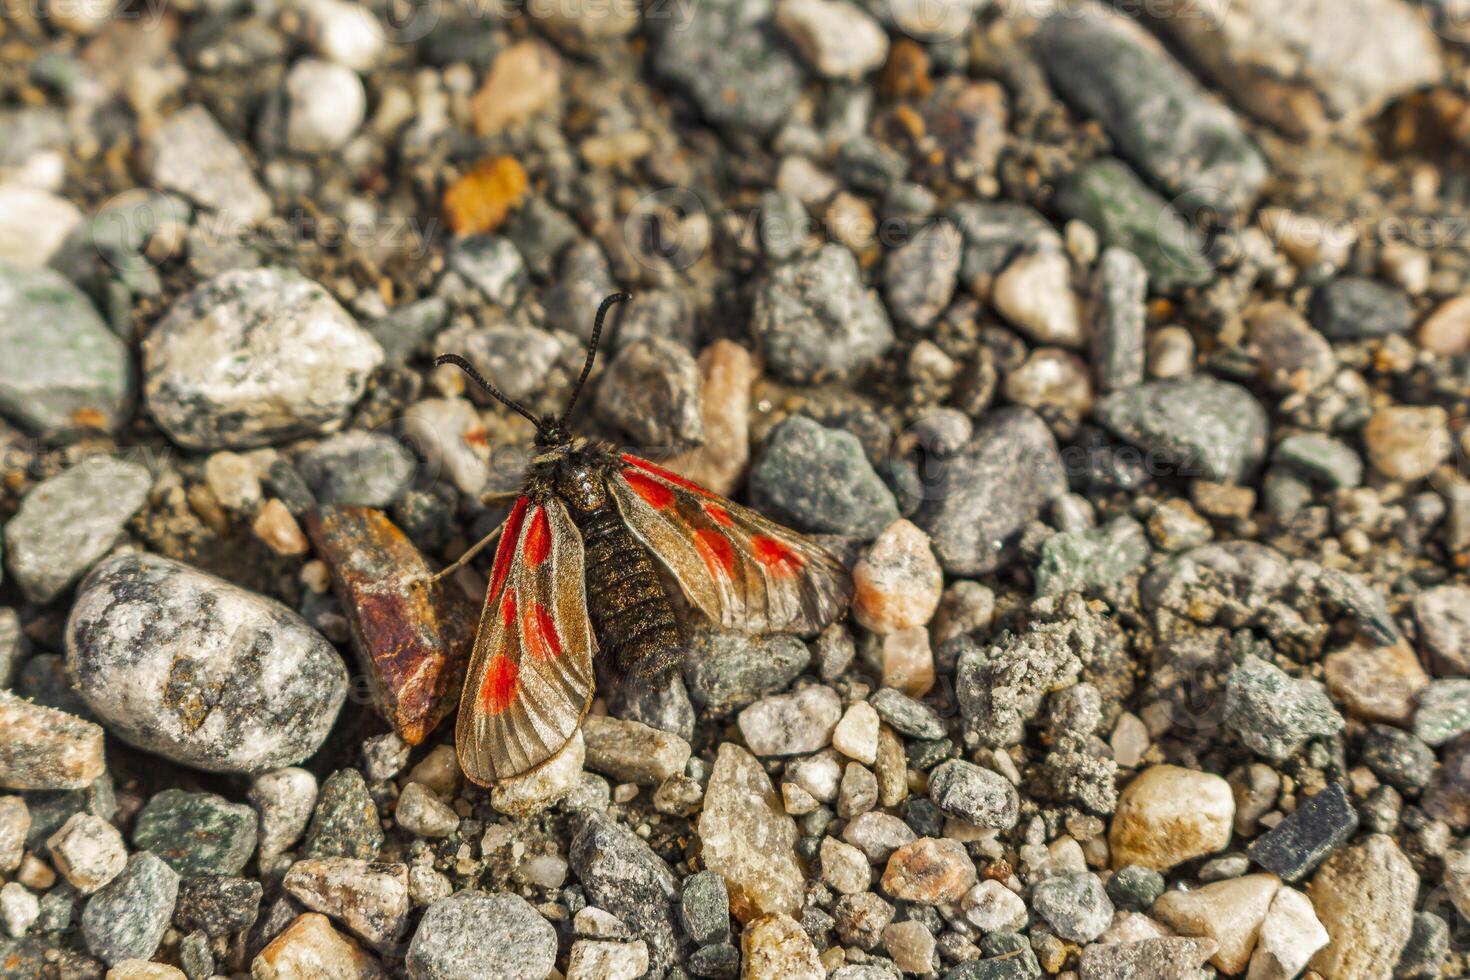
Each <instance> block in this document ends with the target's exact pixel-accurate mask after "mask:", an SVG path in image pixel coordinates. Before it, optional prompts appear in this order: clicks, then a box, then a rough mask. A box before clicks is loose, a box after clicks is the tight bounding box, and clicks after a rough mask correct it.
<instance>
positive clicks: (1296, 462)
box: [1272, 433, 1363, 489]
mask: <svg viewBox="0 0 1470 980" xmlns="http://www.w3.org/2000/svg"><path fill="white" fill-rule="evenodd" d="M1272 459H1273V460H1274V461H1275V462H1276V463H1277V464H1279V465H1281V466H1285V467H1288V468H1289V469H1291V470H1293V471H1295V472H1296V473H1297V474H1298V475H1299V476H1302V477H1305V478H1306V479H1308V480H1310V481H1312V482H1314V483H1317V484H1319V485H1321V486H1325V487H1327V488H1329V489H1337V488H1340V487H1355V486H1357V485H1358V484H1360V483H1362V482H1363V458H1362V457H1361V456H1359V455H1358V453H1357V451H1356V450H1354V449H1353V448H1352V447H1351V446H1349V445H1348V444H1347V443H1345V442H1342V441H1341V440H1339V439H1334V438H1332V437H1331V436H1323V435H1314V434H1309V433H1303V434H1299V435H1294V436H1287V437H1286V438H1285V439H1282V440H1281V441H1280V442H1278V443H1277V444H1276V449H1275V450H1274V452H1273V453H1272Z"/></svg>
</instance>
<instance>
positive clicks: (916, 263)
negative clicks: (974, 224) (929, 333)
mask: <svg viewBox="0 0 1470 980" xmlns="http://www.w3.org/2000/svg"><path fill="white" fill-rule="evenodd" d="M963 254H964V249H963V238H962V236H961V235H960V231H959V229H958V228H956V227H955V226H954V225H953V224H951V223H950V222H947V221H942V220H940V221H933V222H930V223H928V224H926V225H924V226H923V227H922V228H920V229H919V231H918V232H917V233H916V234H914V235H913V237H912V238H911V239H909V240H908V241H906V242H904V243H903V244H902V245H900V246H899V247H897V248H894V249H891V250H890V251H889V252H888V253H887V255H885V256H884V258H883V289H884V294H885V296H886V297H887V300H888V308H889V309H890V310H891V311H892V312H893V316H894V319H896V320H897V321H898V322H899V323H901V324H903V325H905V326H908V327H911V328H913V329H915V330H925V329H928V328H929V327H930V326H931V325H932V324H933V323H934V321H935V320H936V319H937V318H938V317H939V315H940V314H941V313H943V312H944V308H945V307H946V306H948V305H949V301H950V300H951V299H953V298H954V292H955V286H956V285H957V284H958V275H959V270H960V259H961V256H962V255H963Z"/></svg>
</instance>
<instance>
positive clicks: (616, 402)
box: [595, 337, 704, 457]
mask: <svg viewBox="0 0 1470 980" xmlns="http://www.w3.org/2000/svg"><path fill="white" fill-rule="evenodd" d="M700 387H701V385H700V375H699V366H698V365H697V364H696V363H695V362H694V355H693V354H691V353H690V352H689V349H688V348H687V347H685V346H683V345H682V344H680V343H678V342H677V341H674V340H669V339H668V338H666V337H645V338H642V339H640V340H635V341H633V342H631V343H625V344H624V345H623V346H622V347H621V348H620V349H619V350H618V353H617V356H616V357H614V358H613V359H612V362H611V363H610V364H608V366H607V370H606V371H605V372H604V373H603V375H602V378H601V380H599V381H598V383H597V398H596V401H595V406H596V410H597V414H598V416H599V417H600V418H601V419H602V420H603V421H605V422H608V423H609V424H611V425H615V426H617V427H618V428H620V429H622V430H623V431H624V432H626V433H627V434H628V435H629V436H630V437H631V438H632V439H633V440H634V442H635V444H636V445H637V447H638V449H637V450H636V451H637V452H638V453H639V454H640V455H643V456H655V457H657V456H659V455H662V454H663V453H664V452H667V451H673V450H681V449H687V448H688V447H690V446H697V445H699V444H700V443H702V442H704V416H703V415H702V414H701V411H700V408H701V406H700Z"/></svg>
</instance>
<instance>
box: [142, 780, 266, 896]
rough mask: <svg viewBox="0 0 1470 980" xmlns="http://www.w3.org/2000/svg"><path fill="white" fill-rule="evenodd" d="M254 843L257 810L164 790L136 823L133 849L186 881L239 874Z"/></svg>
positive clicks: (208, 796)
mask: <svg viewBox="0 0 1470 980" xmlns="http://www.w3.org/2000/svg"><path fill="white" fill-rule="evenodd" d="M255 841H256V815H255V811H254V810H253V809H251V808H250V807H248V806H246V805H245V804H243V803H231V802H230V801H228V800H226V799H225V798H224V797H222V796H216V795H215V794H213V793H190V792H186V791H184V790H181V789H166V790H164V791H162V792H161V793H158V794H156V795H154V796H153V797H152V798H151V799H149V801H148V802H147V804H145V805H144V807H143V809H142V810H141V811H140V812H139V813H138V817H137V820H136V821H135V822H134V824H133V844H134V846H136V847H138V848H140V849H142V850H147V851H152V852H153V853H154V854H157V855H158V856H159V857H161V858H163V859H164V860H165V861H167V862H168V864H169V866H170V867H172V868H173V869H174V870H175V871H177V872H178V873H179V874H180V875H183V876H185V877H187V876H189V875H227V874H239V873H240V870H241V869H242V868H244V867H245V863H246V862H247V861H249V860H250V857H251V855H252V854H254V853H255Z"/></svg>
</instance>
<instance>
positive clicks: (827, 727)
mask: <svg viewBox="0 0 1470 980" xmlns="http://www.w3.org/2000/svg"><path fill="white" fill-rule="evenodd" d="M841 718H842V699H841V698H839V697H838V696H837V692H835V691H833V690H832V689H831V688H829V687H824V686H822V685H813V686H811V687H805V688H802V689H801V690H800V691H797V692H796V693H794V694H776V695H771V696H770V697H765V698H761V699H760V700H759V701H756V702H755V703H754V704H752V705H750V706H749V707H748V708H746V709H745V710H743V711H741V712H740V714H739V716H738V718H737V723H738V724H739V726H740V734H741V736H742V737H743V738H744V739H745V744H746V745H747V746H749V747H750V750H751V751H752V752H754V753H755V754H756V755H758V756H762V757H765V756H773V755H806V754H807V753H809V752H815V751H817V750H818V749H822V748H826V747H827V746H828V745H830V744H832V733H833V731H834V730H835V729H836V728H837V723H838V722H839V721H840V720H841Z"/></svg>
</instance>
